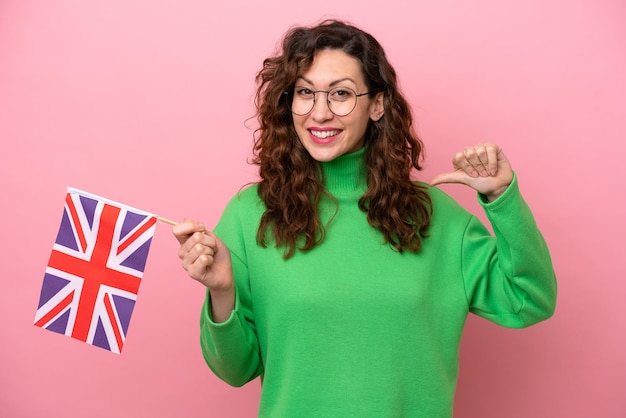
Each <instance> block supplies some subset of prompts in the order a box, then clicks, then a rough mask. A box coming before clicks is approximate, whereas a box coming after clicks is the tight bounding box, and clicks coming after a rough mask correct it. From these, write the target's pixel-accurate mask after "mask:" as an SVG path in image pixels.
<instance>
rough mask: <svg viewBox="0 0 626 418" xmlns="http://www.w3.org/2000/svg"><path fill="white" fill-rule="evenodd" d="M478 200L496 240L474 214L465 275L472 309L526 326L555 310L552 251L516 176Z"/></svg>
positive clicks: (468, 235) (499, 320)
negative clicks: (497, 192)
mask: <svg viewBox="0 0 626 418" xmlns="http://www.w3.org/2000/svg"><path fill="white" fill-rule="evenodd" d="M479 201H480V204H481V205H482V206H483V208H484V209H485V212H486V214H487V218H488V219H489V221H490V222H491V225H492V228H493V232H494V235H495V239H494V238H493V236H491V235H490V234H488V233H486V231H485V227H484V226H483V225H482V224H481V223H480V221H479V220H478V219H477V218H476V217H471V218H470V220H469V222H468V224H467V227H466V230H465V235H464V238H463V246H462V247H463V249H462V251H463V257H462V259H463V275H464V282H465V289H466V295H467V298H468V303H469V310H470V311H471V312H473V313H474V314H476V315H479V316H481V317H484V318H486V319H488V320H490V321H493V322H495V323H497V324H499V325H502V326H505V327H509V328H523V327H527V326H530V325H532V324H535V323H537V322H540V321H543V320H545V319H547V318H549V317H550V316H552V314H553V313H554V309H555V306H556V293H557V286H556V278H555V274H554V270H553V267H552V261H551V258H550V253H549V251H548V247H547V245H546V242H545V240H544V239H543V237H542V235H541V233H540V231H539V230H538V228H537V225H536V223H535V219H534V217H533V215H532V213H531V211H530V208H529V207H528V205H527V204H526V202H525V201H524V199H523V198H522V196H521V194H520V192H519V186H518V183H517V177H514V179H513V182H512V183H511V185H510V186H509V187H508V189H507V190H506V191H505V192H504V194H503V195H502V196H500V197H499V198H498V199H497V200H495V201H493V202H491V203H488V202H487V201H486V199H485V198H484V197H483V196H480V195H479Z"/></svg>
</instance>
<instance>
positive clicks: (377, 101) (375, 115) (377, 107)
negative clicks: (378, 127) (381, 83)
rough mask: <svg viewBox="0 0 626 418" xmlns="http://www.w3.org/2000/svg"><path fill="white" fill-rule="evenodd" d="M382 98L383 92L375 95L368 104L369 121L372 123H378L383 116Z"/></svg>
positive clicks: (383, 96)
mask: <svg viewBox="0 0 626 418" xmlns="http://www.w3.org/2000/svg"><path fill="white" fill-rule="evenodd" d="M384 98H385V94H384V93H383V92H380V93H376V96H374V99H372V102H371V103H370V119H371V120H373V121H374V122H378V121H379V120H380V118H382V117H383V115H384V114H385V105H384V100H383V99H384Z"/></svg>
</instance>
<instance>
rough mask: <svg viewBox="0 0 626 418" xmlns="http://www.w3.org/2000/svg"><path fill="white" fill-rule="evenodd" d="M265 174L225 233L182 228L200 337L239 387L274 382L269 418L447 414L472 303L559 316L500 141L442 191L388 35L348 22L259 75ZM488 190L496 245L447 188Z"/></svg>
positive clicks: (325, 26)
mask: <svg viewBox="0 0 626 418" xmlns="http://www.w3.org/2000/svg"><path fill="white" fill-rule="evenodd" d="M257 81H258V84H259V87H258V91H257V107H258V120H259V124H260V126H259V129H258V131H257V133H256V134H257V135H256V137H255V140H256V141H255V148H254V149H255V156H256V159H255V163H256V164H258V166H259V172H260V177H261V180H260V182H258V183H257V184H254V185H252V186H250V187H247V188H245V189H243V190H242V191H241V192H240V193H238V194H237V195H236V196H235V197H234V198H233V199H232V200H231V201H230V203H229V204H228V206H227V208H226V209H225V211H224V213H223V215H222V218H221V220H220V222H219V223H218V225H217V226H216V227H215V229H214V230H213V231H208V230H207V229H206V227H205V226H204V225H203V224H202V223H199V222H196V221H192V220H185V221H184V222H183V223H181V224H179V225H177V226H175V227H174V234H175V236H176V237H177V239H178V240H179V242H180V243H181V248H180V252H179V256H180V258H181V260H182V264H183V267H184V268H185V270H186V271H187V273H188V274H189V276H191V277H192V278H193V279H195V280H197V281H199V282H200V283H202V284H203V285H205V286H206V287H207V288H208V292H207V298H206V302H205V305H204V307H203V311H202V320H201V344H202V349H203V353H204V356H205V359H206V361H207V363H208V365H209V367H210V368H211V369H212V370H213V371H214V372H215V374H216V375H217V376H219V377H220V378H221V379H223V380H224V381H226V382H228V383H229V384H231V385H234V386H239V385H243V384H245V383H246V382H249V381H250V380H252V379H254V378H256V377H258V376H261V378H262V382H263V388H262V395H261V402H260V407H259V415H260V416H267V417H308V416H311V417H369V416H371V417H429V418H432V417H449V416H451V415H452V409H453V399H454V390H455V385H456V380H457V375H458V354H459V344H460V339H461V334H462V330H463V325H464V323H465V319H466V316H467V315H468V313H469V312H472V313H475V314H477V315H479V316H482V317H484V318H487V319H489V320H491V321H493V322H495V323H497V324H500V325H503V326H507V327H525V326H529V325H531V324H534V323H536V322H539V321H541V320H544V319H546V318H548V317H550V316H551V315H552V313H553V311H554V308H555V298H556V283H555V278H554V273H553V269H552V265H551V261H550V256H549V253H548V249H547V247H546V244H545V242H544V240H543V239H542V237H541V234H540V232H539V231H538V230H537V227H536V225H535V222H534V220H533V217H532V214H531V212H530V210H529V209H528V207H527V205H526V204H525V203H524V201H523V199H522V197H521V196H520V193H519V189H518V187H517V180H516V177H515V175H514V173H513V171H512V169H511V166H510V165H509V162H508V160H507V158H506V156H505V155H504V153H503V152H502V150H501V149H500V148H499V147H498V146H497V145H495V144H481V145H476V146H473V147H468V148H466V149H465V150H464V151H463V152H460V153H458V154H457V155H456V156H455V157H454V159H453V165H454V171H453V172H451V173H446V174H443V175H440V176H438V177H437V178H436V179H435V180H433V182H432V184H431V185H430V186H429V185H427V184H424V183H420V182H416V181H413V180H411V173H412V172H413V171H415V170H419V169H420V168H421V167H420V158H421V155H422V143H421V141H420V140H419V139H418V138H417V136H416V135H415V133H414V131H413V128H412V116H411V112H410V109H409V106H408V104H407V102H406V100H405V99H404V98H403V96H402V94H401V93H400V92H399V90H398V86H397V81H396V74H395V71H394V69H393V68H392V67H391V65H390V64H389V62H388V61H387V59H386V57H385V54H384V51H383V49H382V48H381V46H380V45H379V43H378V42H377V41H376V40H375V39H374V38H373V37H372V36H371V35H369V34H367V33H365V32H363V31H361V30H359V29H358V28H355V27H353V26H351V25H348V24H345V23H343V22H338V21H325V22H322V23H321V24H319V25H317V26H314V27H300V28H294V29H292V30H291V31H290V32H289V33H288V34H287V35H286V37H285V39H284V41H283V45H282V51H280V53H278V54H277V55H276V56H273V57H270V58H268V59H266V60H265V62H264V65H263V68H262V70H261V71H260V72H259V74H258V75H257ZM443 182H457V183H463V184H466V185H468V186H469V187H472V188H473V189H475V190H476V191H477V192H478V196H479V201H480V202H481V204H482V205H483V207H484V208H485V211H486V213H487V216H488V217H489V219H490V221H491V223H492V226H493V229H494V233H495V237H494V236H491V235H490V233H489V232H488V231H487V229H486V228H485V227H484V226H483V225H482V224H481V223H480V222H479V221H478V220H477V218H476V217H474V216H473V215H471V214H469V213H468V212H466V211H465V210H464V209H462V208H461V207H460V206H459V205H458V204H457V203H456V202H454V201H453V200H452V199H451V198H450V197H448V196H447V195H446V194H444V193H443V192H442V191H441V190H439V189H437V188H435V187H431V186H433V185H435V184H439V183H443Z"/></svg>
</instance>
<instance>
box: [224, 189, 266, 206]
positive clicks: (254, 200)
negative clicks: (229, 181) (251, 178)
mask: <svg viewBox="0 0 626 418" xmlns="http://www.w3.org/2000/svg"><path fill="white" fill-rule="evenodd" d="M259 205H262V201H261V199H260V198H259V193H258V184H257V183H250V184H248V185H246V186H244V187H242V188H241V189H240V190H239V191H237V193H235V194H234V195H233V196H232V197H231V198H230V200H229V201H228V204H227V205H226V209H225V211H233V210H237V211H241V210H244V211H247V210H253V209H255V208H256V207H257V206H259Z"/></svg>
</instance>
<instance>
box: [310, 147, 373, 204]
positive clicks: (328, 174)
mask: <svg viewBox="0 0 626 418" xmlns="http://www.w3.org/2000/svg"><path fill="white" fill-rule="evenodd" d="M320 166H321V169H322V172H323V174H324V186H325V187H326V190H328V191H329V192H330V193H331V194H333V195H345V194H351V193H355V192H358V193H359V194H363V192H365V190H366V189H367V167H366V165H365V148H361V149H359V150H358V151H355V152H352V153H349V154H344V155H342V156H339V157H337V158H335V159H334V160H332V161H327V162H322V163H320Z"/></svg>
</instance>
